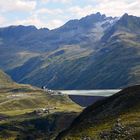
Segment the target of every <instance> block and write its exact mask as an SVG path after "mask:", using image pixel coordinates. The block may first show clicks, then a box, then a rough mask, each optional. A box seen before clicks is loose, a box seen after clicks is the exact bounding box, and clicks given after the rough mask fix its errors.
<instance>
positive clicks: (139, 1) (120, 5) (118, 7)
mask: <svg viewBox="0 0 140 140" xmlns="http://www.w3.org/2000/svg"><path fill="white" fill-rule="evenodd" d="M96 12H101V13H102V14H106V15H107V16H113V17H114V16H121V15H123V14H124V13H128V14H132V15H135V16H140V0H0V26H1V27H3V26H9V25H19V24H20V25H35V26H36V27H38V28H42V27H47V28H49V29H53V28H56V27H59V26H61V25H63V24H64V23H65V22H67V21H68V20H70V19H79V18H81V17H84V16H86V15H89V14H92V13H96Z"/></svg>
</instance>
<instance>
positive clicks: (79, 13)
mask: <svg viewBox="0 0 140 140" xmlns="http://www.w3.org/2000/svg"><path fill="white" fill-rule="evenodd" d="M67 11H68V12H69V13H71V14H72V16H73V18H81V17H84V16H87V15H89V14H92V13H93V12H94V8H93V6H91V5H88V6H85V7H79V6H74V7H70V8H69V9H67Z"/></svg>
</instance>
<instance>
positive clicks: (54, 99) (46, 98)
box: [0, 71, 81, 139]
mask: <svg viewBox="0 0 140 140" xmlns="http://www.w3.org/2000/svg"><path fill="white" fill-rule="evenodd" d="M0 75H1V76H0V79H1V80H0V82H1V84H2V83H4V84H3V87H1V88H0V130H1V131H0V139H15V138H17V137H19V138H20V139H26V138H27V137H28V135H30V136H29V137H34V139H39V138H42V139H43V138H44V137H51V138H53V137H54V136H55V135H56V134H57V133H58V132H60V131H61V130H62V129H64V128H65V127H66V126H68V125H69V124H70V122H71V121H72V120H73V118H75V117H76V116H77V113H78V112H79V111H80V110H81V108H80V107H79V106H78V105H76V104H74V103H73V102H72V101H71V100H70V99H69V98H68V97H67V96H61V95H58V96H53V95H49V94H48V93H47V92H44V91H42V90H41V89H39V88H36V87H32V86H30V85H22V84H16V83H14V82H13V81H12V80H11V79H10V77H8V76H7V75H6V74H5V73H3V72H2V71H1V72H0ZM40 108H56V109H54V110H52V111H51V113H50V114H48V115H47V114H43V115H41V116H38V115H37V114H35V113H34V110H37V109H40ZM66 117H69V121H67V120H66V119H64V118H66ZM62 124H63V125H62ZM59 125H61V126H62V127H61V128H59ZM49 129H51V131H52V132H53V135H52V133H50V132H48V130H49ZM37 133H38V134H40V135H36V134H37Z"/></svg>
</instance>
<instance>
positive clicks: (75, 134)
mask: <svg viewBox="0 0 140 140" xmlns="http://www.w3.org/2000/svg"><path fill="white" fill-rule="evenodd" d="M139 117H140V85H137V86H133V87H128V88H126V89H124V90H122V91H120V92H118V93H116V94H115V95H113V96H111V97H108V98H106V99H103V100H101V101H97V102H96V103H95V104H93V105H91V106H89V107H87V108H86V109H85V110H84V111H83V112H82V113H81V114H80V115H79V116H78V117H77V118H76V119H75V120H74V121H73V123H72V125H71V126H70V127H69V128H68V129H67V130H65V131H63V132H62V133H60V134H59V136H58V137H57V138H56V139H57V140H60V139H61V140H64V139H68V140H81V139H84V138H85V139H86V138H87V139H96V140H115V139H117V140H130V139H135V140H139V137H140V119H139Z"/></svg>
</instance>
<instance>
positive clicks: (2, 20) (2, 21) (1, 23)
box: [0, 15, 6, 26]
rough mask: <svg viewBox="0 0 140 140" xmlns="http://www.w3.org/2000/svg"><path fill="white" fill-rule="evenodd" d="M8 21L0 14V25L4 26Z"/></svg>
mask: <svg viewBox="0 0 140 140" xmlns="http://www.w3.org/2000/svg"><path fill="white" fill-rule="evenodd" d="M5 23H6V19H5V18H4V17H3V16H1V15H0V26H3V25H4V24H5Z"/></svg>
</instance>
